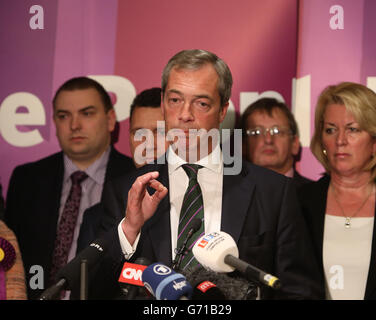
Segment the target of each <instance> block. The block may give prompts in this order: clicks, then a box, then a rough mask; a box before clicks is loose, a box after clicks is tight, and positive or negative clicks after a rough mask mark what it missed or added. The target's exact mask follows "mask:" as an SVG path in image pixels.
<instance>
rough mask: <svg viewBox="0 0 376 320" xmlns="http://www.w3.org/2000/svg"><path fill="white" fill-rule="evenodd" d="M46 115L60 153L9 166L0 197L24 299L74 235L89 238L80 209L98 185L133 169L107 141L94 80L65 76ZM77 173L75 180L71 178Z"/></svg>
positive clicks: (102, 95) (38, 288) (65, 255)
mask: <svg viewBox="0 0 376 320" xmlns="http://www.w3.org/2000/svg"><path fill="white" fill-rule="evenodd" d="M53 120H54V124H55V126H56V135H57V138H58V140H59V144H60V146H61V149H62V151H61V152H58V153H55V154H53V155H50V156H48V157H46V158H43V159H41V160H39V161H36V162H32V163H27V164H24V165H21V166H18V167H16V168H15V170H14V171H13V174H12V177H11V180H10V184H9V188H8V194H7V199H6V211H5V221H6V223H7V224H8V226H9V227H10V228H11V229H12V230H13V231H14V232H15V234H16V236H17V238H18V241H19V244H20V249H21V253H22V257H23V260H24V266H25V272H26V275H27V285H28V296H29V298H31V299H35V298H37V297H39V295H40V293H41V292H42V290H43V289H45V288H46V287H47V286H48V285H49V283H51V282H53V281H54V280H53V279H54V276H55V275H56V272H58V270H59V269H60V268H61V267H62V266H63V265H64V264H66V263H67V262H68V261H69V260H71V259H72V258H73V257H74V256H75V255H76V252H78V251H80V249H82V246H81V244H80V243H81V242H82V241H84V240H85V241H84V242H85V243H86V242H87V241H91V240H93V239H89V240H87V237H89V238H91V237H92V236H93V235H92V234H91V232H90V223H86V228H84V230H83V228H81V224H82V222H83V221H85V220H86V219H87V217H86V216H85V215H84V214H83V213H84V211H85V209H86V208H88V207H90V206H92V205H94V204H96V203H97V202H99V201H100V200H101V196H102V189H103V185H104V183H105V182H107V181H109V180H110V179H111V178H114V177H117V176H119V175H121V174H124V173H126V172H128V171H130V170H132V169H133V168H134V165H133V163H132V160H131V159H130V158H129V157H126V156H124V155H123V154H121V153H119V152H118V151H117V150H116V149H115V148H114V147H113V146H112V143H111V133H112V132H113V130H114V128H115V123H116V116H115V111H114V109H113V105H112V102H111V99H110V97H109V95H108V93H107V92H106V91H105V89H104V88H103V87H102V85H100V84H99V83H98V82H96V81H94V80H92V79H90V78H86V77H78V78H73V79H70V80H68V81H67V82H65V83H64V84H63V85H62V86H61V87H60V88H59V89H58V90H57V92H56V94H55V97H54V99H53ZM77 175H79V176H81V181H79V182H73V181H74V180H73V179H74V178H73V176H77ZM76 183H78V184H76ZM73 190H75V191H73ZM77 190H78V191H77ZM73 207H74V208H75V209H73ZM99 218H100V217H98V219H99ZM90 219H93V217H90ZM67 237H68V238H67ZM32 266H41V267H42V270H43V276H44V277H43V281H41V280H40V278H38V279H39V281H35V279H34V280H33V281H32V282H33V284H31V282H30V279H31V277H33V274H31V273H30V268H31V267H32ZM39 276H40V274H39Z"/></svg>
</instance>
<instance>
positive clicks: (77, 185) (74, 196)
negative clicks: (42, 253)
mask: <svg viewBox="0 0 376 320" xmlns="http://www.w3.org/2000/svg"><path fill="white" fill-rule="evenodd" d="M87 177H88V175H87V174H86V173H85V172H83V171H76V172H73V173H72V175H71V179H72V187H71V189H70V192H69V196H68V199H67V201H66V202H65V206H64V210H63V213H62V215H61V218H60V223H59V226H58V229H57V235H56V240H55V249H54V253H53V257H52V268H51V273H50V280H51V281H52V282H54V281H55V280H56V279H54V277H55V276H56V273H57V272H58V271H59V270H60V269H61V268H62V267H63V266H64V265H66V264H67V262H68V254H69V250H70V248H71V245H72V240H73V233H74V229H75V226H76V222H77V217H78V211H79V209H80V202H81V194H82V190H81V182H82V181H84V180H85V179H86V178H87Z"/></svg>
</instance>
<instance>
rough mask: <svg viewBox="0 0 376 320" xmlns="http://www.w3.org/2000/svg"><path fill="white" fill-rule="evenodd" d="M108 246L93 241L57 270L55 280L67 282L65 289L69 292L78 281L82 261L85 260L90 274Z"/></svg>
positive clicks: (99, 241) (100, 240) (105, 242)
mask: <svg viewBox="0 0 376 320" xmlns="http://www.w3.org/2000/svg"><path fill="white" fill-rule="evenodd" d="M107 246H108V243H107V241H105V240H103V239H98V240H95V241H93V242H92V243H91V244H90V245H89V246H88V247H87V248H85V249H84V250H82V251H81V252H80V253H79V254H78V255H77V256H76V257H75V258H73V259H72V260H71V261H70V262H69V263H68V264H66V265H65V266H64V267H63V268H61V269H60V270H59V272H58V273H57V275H56V280H58V279H62V278H64V279H65V280H66V281H67V284H66V288H65V289H67V290H71V289H72V288H73V286H75V285H77V284H78V283H79V281H80V266H81V261H82V260H84V259H85V260H87V267H88V271H89V274H90V270H91V269H92V267H93V266H94V265H95V264H97V263H98V262H99V261H100V260H101V258H102V257H103V255H104V252H105V251H106V249H107Z"/></svg>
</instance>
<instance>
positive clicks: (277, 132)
mask: <svg viewBox="0 0 376 320" xmlns="http://www.w3.org/2000/svg"><path fill="white" fill-rule="evenodd" d="M267 132H269V134H270V135H271V136H272V137H274V136H275V137H283V136H285V135H291V134H292V132H291V130H290V129H289V128H286V127H278V126H273V127H271V128H264V127H256V128H253V129H248V130H246V131H245V134H246V135H247V136H248V137H253V138H259V137H261V135H263V136H264V137H265V136H266V133H267Z"/></svg>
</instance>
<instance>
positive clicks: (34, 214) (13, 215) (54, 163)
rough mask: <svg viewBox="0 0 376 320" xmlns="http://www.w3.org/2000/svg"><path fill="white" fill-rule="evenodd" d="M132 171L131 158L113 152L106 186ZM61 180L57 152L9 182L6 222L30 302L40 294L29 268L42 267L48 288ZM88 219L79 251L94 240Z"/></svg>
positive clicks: (19, 171)
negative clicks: (33, 285) (32, 286)
mask: <svg viewBox="0 0 376 320" xmlns="http://www.w3.org/2000/svg"><path fill="white" fill-rule="evenodd" d="M133 168H134V165H133V162H132V159H131V158H129V157H126V156H124V155H123V154H121V153H119V152H118V151H116V150H115V149H114V148H112V149H111V152H110V157H109V161H108V164H107V170H106V176H105V183H106V182H107V181H109V180H110V179H111V178H114V177H117V176H119V175H121V174H124V173H125V172H127V171H129V170H131V169H133ZM63 176H64V160H63V153H62V152H59V153H56V154H53V155H51V156H49V157H47V158H43V159H41V160H39V161H36V162H33V163H27V164H24V165H21V166H18V167H16V168H15V170H14V171H13V173H12V176H11V179H10V183H9V188H8V193H7V199H6V210H5V222H6V223H7V225H8V227H9V228H11V229H12V230H13V231H14V233H15V234H16V236H17V239H18V241H19V245H20V250H21V254H22V258H23V261H24V266H25V272H26V276H27V282H28V283H27V284H28V296H29V298H31V299H33V298H37V297H38V296H39V295H40V293H41V290H32V289H30V287H29V280H30V277H32V276H33V274H30V273H29V270H30V267H31V266H33V265H40V266H42V267H43V270H44V279H45V281H44V286H45V287H46V286H47V285H48V282H47V280H48V279H49V270H50V267H51V259H52V252H53V249H54V243H55V238H56V229H57V221H58V215H59V207H60V197H61V192H62V182H63ZM87 219H88V217H87V216H86V215H84V218H83V226H84V227H82V228H81V229H80V237H79V239H78V249H79V248H82V245H81V244H80V241H84V242H85V243H86V242H88V241H91V240H93V239H91V237H94V235H93V234H92V231H91V229H90V223H88V222H87V221H86V220H87ZM93 219H94V220H95V219H98V217H90V220H93ZM85 233H88V234H85ZM89 239H90V240H89ZM39 283H40V282H39Z"/></svg>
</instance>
